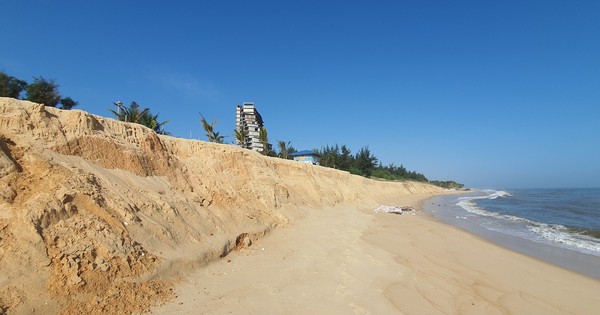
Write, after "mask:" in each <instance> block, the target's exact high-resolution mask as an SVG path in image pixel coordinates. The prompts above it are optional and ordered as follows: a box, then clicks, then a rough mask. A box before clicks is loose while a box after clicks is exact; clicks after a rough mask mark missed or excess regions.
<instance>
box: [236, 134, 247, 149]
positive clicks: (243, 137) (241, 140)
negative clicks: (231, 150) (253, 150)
mask: <svg viewBox="0 0 600 315" xmlns="http://www.w3.org/2000/svg"><path fill="white" fill-rule="evenodd" d="M234 132H235V134H234V135H235V140H236V142H237V143H236V144H238V145H239V146H240V147H242V148H246V146H247V144H246V142H247V138H248V130H246V129H243V130H237V129H236V130H234Z"/></svg>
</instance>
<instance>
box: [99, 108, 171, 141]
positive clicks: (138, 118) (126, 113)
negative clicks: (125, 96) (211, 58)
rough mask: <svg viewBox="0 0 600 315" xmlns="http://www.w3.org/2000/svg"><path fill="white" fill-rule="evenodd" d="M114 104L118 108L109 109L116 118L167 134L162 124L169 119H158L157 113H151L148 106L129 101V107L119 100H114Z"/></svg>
mask: <svg viewBox="0 0 600 315" xmlns="http://www.w3.org/2000/svg"><path fill="white" fill-rule="evenodd" d="M115 105H116V106H117V107H118V108H119V109H118V110H117V111H115V110H112V109H109V111H110V112H111V113H113V115H115V118H117V120H120V121H125V122H132V123H136V124H140V125H143V126H146V127H148V128H150V129H152V130H154V131H155V132H156V133H158V134H161V135H166V134H169V133H168V132H167V131H165V130H164V125H165V124H167V123H168V122H169V121H168V120H167V121H162V122H161V121H158V114H156V115H153V114H152V112H151V111H150V109H149V108H144V109H142V108H141V107H140V105H139V104H138V103H136V102H135V101H133V102H131V105H129V107H126V106H123V104H122V103H121V102H115Z"/></svg>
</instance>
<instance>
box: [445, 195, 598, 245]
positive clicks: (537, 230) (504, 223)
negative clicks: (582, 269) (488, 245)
mask: <svg viewBox="0 0 600 315" xmlns="http://www.w3.org/2000/svg"><path fill="white" fill-rule="evenodd" d="M483 192H484V193H486V195H484V196H472V197H460V198H458V202H457V203H456V205H458V206H460V207H461V208H462V209H464V210H466V211H467V212H469V213H472V214H474V215H477V216H481V217H486V218H489V219H491V220H493V221H496V222H495V223H496V224H492V225H494V226H497V227H500V228H499V229H496V228H493V227H491V228H490V226H485V227H486V228H489V229H493V230H501V231H502V232H505V233H508V234H513V235H517V236H520V237H525V238H528V239H530V240H532V241H537V242H543V243H551V244H555V245H558V246H561V247H567V248H572V249H578V250H579V251H583V252H586V253H589V254H593V255H596V256H600V239H599V238H596V237H594V236H596V235H599V234H600V231H597V230H587V229H575V228H570V227H567V226H564V225H560V224H547V223H541V222H537V221H534V220H530V219H526V218H522V217H518V216H514V215H508V214H502V213H499V212H494V211H489V210H487V209H485V208H482V207H480V206H478V205H477V203H476V201H477V200H481V199H491V200H494V199H497V198H509V197H512V195H511V194H510V193H508V192H506V191H501V190H500V191H495V190H486V191H483ZM515 225H517V226H524V227H525V228H526V230H527V231H528V232H529V233H523V232H522V231H521V232H519V231H518V230H519V229H511V228H508V227H510V226H515Z"/></svg>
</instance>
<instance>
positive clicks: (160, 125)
mask: <svg viewBox="0 0 600 315" xmlns="http://www.w3.org/2000/svg"><path fill="white" fill-rule="evenodd" d="M158 115H159V114H156V115H153V114H152V113H151V112H150V110H148V111H147V112H146V113H145V114H144V115H143V116H142V118H141V119H140V124H142V125H144V126H146V127H148V128H150V129H152V130H154V131H155V132H156V133H158V134H159V135H168V134H169V132H167V131H166V130H165V129H164V125H166V124H167V123H169V121H168V120H165V121H159V120H158Z"/></svg>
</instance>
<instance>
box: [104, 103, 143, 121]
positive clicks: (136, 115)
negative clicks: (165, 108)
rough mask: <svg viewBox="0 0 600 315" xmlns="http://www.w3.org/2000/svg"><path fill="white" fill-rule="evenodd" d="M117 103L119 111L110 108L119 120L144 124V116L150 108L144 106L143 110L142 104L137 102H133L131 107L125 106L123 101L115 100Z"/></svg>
mask: <svg viewBox="0 0 600 315" xmlns="http://www.w3.org/2000/svg"><path fill="white" fill-rule="evenodd" d="M115 105H117V107H118V108H119V111H118V112H117V111H114V110H112V109H109V111H111V112H112V113H113V114H114V115H115V117H117V120H120V121H126V122H133V123H138V124H142V123H141V121H142V118H143V117H144V116H145V115H147V114H148V112H149V111H150V109H149V108H144V109H143V110H142V108H141V107H140V105H138V103H136V102H131V105H129V107H125V106H123V104H122V103H121V102H115Z"/></svg>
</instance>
